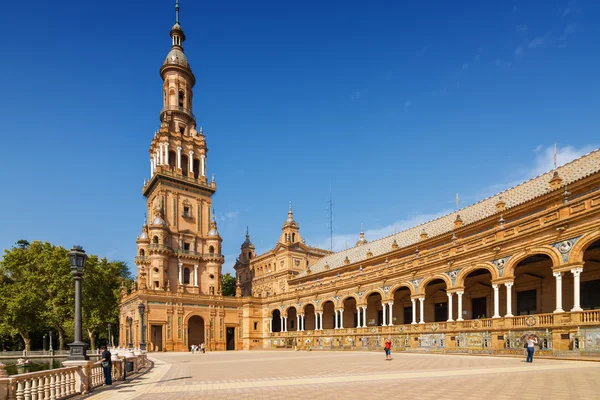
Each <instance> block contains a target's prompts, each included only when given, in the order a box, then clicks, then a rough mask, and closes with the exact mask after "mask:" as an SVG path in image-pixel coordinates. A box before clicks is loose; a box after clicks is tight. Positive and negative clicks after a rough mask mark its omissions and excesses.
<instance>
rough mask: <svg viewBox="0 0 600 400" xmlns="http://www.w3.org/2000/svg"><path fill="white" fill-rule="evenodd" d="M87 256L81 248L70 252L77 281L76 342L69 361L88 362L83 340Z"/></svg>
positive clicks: (72, 344)
mask: <svg viewBox="0 0 600 400" xmlns="http://www.w3.org/2000/svg"><path fill="white" fill-rule="evenodd" d="M86 259H87V254H85V251H83V249H82V248H81V246H73V248H72V249H71V251H70V252H69V260H70V261H71V275H73V279H74V280H75V332H74V333H75V334H74V338H75V340H74V341H73V343H69V357H68V359H69V360H87V359H88V356H87V344H86V343H85V342H83V340H81V337H82V335H81V283H82V282H83V268H84V266H85V260H86Z"/></svg>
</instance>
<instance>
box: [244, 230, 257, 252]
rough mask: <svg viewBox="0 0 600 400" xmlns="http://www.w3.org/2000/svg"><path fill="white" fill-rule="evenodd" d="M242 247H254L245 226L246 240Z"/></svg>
mask: <svg viewBox="0 0 600 400" xmlns="http://www.w3.org/2000/svg"><path fill="white" fill-rule="evenodd" d="M242 249H254V245H253V244H252V242H251V241H250V234H249V233H248V228H246V240H245V241H244V243H242Z"/></svg>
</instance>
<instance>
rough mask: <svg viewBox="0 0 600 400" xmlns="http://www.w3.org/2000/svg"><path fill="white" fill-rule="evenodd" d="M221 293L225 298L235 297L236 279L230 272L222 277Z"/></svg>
mask: <svg viewBox="0 0 600 400" xmlns="http://www.w3.org/2000/svg"><path fill="white" fill-rule="evenodd" d="M221 293H222V294H223V296H235V277H233V276H231V274H230V273H229V272H227V273H226V274H223V275H221Z"/></svg>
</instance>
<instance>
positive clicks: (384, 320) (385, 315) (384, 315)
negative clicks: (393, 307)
mask: <svg viewBox="0 0 600 400" xmlns="http://www.w3.org/2000/svg"><path fill="white" fill-rule="evenodd" d="M385 306H387V304H385V303H381V307H383V313H382V314H383V325H382V326H387V313H386V312H385V311H386V308H385Z"/></svg>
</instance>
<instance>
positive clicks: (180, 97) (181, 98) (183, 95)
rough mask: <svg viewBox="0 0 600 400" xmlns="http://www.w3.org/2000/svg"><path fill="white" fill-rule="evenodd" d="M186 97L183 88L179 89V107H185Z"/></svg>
mask: <svg viewBox="0 0 600 400" xmlns="http://www.w3.org/2000/svg"><path fill="white" fill-rule="evenodd" d="M184 98H185V94H184V93H183V90H180V91H179V107H181V108H183V99H184Z"/></svg>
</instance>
